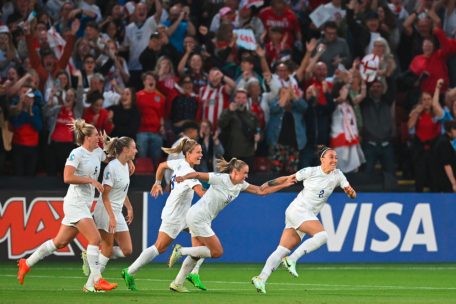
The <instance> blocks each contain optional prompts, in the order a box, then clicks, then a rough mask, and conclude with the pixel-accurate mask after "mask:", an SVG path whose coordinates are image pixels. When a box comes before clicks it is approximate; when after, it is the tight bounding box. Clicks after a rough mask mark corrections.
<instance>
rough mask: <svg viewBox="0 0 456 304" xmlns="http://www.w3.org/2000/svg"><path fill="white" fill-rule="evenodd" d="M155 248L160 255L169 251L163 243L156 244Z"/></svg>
mask: <svg viewBox="0 0 456 304" xmlns="http://www.w3.org/2000/svg"><path fill="white" fill-rule="evenodd" d="M155 248H157V251H158V253H159V254H162V253H163V252H165V251H166V249H168V246H166V245H165V244H161V243H155ZM124 254H125V252H124ZM125 256H126V255H125Z"/></svg>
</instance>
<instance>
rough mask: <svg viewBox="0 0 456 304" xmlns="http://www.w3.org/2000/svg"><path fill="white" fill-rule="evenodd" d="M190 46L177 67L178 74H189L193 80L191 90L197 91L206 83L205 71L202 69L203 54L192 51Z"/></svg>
mask: <svg viewBox="0 0 456 304" xmlns="http://www.w3.org/2000/svg"><path fill="white" fill-rule="evenodd" d="M190 50H191V48H188V51H186V52H185V54H184V56H182V59H181V61H180V62H179V65H178V67H177V71H178V73H179V75H183V74H187V75H190V77H191V78H192V81H193V92H195V93H197V94H198V93H199V92H200V89H201V88H202V87H203V86H205V85H206V84H207V78H208V75H207V73H205V72H204V70H203V56H202V55H201V54H199V53H192V51H190Z"/></svg>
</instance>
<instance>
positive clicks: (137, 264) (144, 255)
mask: <svg viewBox="0 0 456 304" xmlns="http://www.w3.org/2000/svg"><path fill="white" fill-rule="evenodd" d="M159 254H160V253H159V252H158V250H157V247H155V245H153V246H151V247H148V248H146V249H145V250H144V251H143V252H141V254H140V255H139V257H138V258H137V259H136V260H135V261H134V262H133V264H131V265H130V267H128V274H131V275H134V274H135V273H136V272H137V271H138V270H139V269H140V268H141V267H143V266H144V265H146V264H147V263H149V262H151V261H152V260H153V259H155V257H156V256H157V255H159Z"/></svg>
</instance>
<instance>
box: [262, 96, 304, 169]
mask: <svg viewBox="0 0 456 304" xmlns="http://www.w3.org/2000/svg"><path fill="white" fill-rule="evenodd" d="M306 109H307V102H306V101H305V100H304V99H303V98H302V97H301V96H296V95H295V94H294V90H293V89H292V88H290V87H282V88H281V89H280V91H279V96H278V97H277V98H275V99H274V100H273V102H272V103H271V105H270V118H269V123H268V125H267V131H266V138H267V142H268V144H269V147H270V150H271V151H270V155H271V162H272V170H273V171H275V172H288V173H292V172H296V171H297V170H298V166H299V154H300V151H302V150H303V149H304V147H305V145H306V143H307V137H306V126H305V123H304V121H303V114H304V112H305V111H306Z"/></svg>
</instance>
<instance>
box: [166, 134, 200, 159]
mask: <svg viewBox="0 0 456 304" xmlns="http://www.w3.org/2000/svg"><path fill="white" fill-rule="evenodd" d="M198 145H199V143H198V142H197V141H196V140H193V139H190V138H188V137H184V138H182V140H181V141H180V142H179V144H178V145H177V146H175V147H172V148H162V150H163V152H165V153H166V154H178V153H180V152H182V154H184V156H186V154H187V152H192V151H193V149H194V148H195V147H196V146H198Z"/></svg>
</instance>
